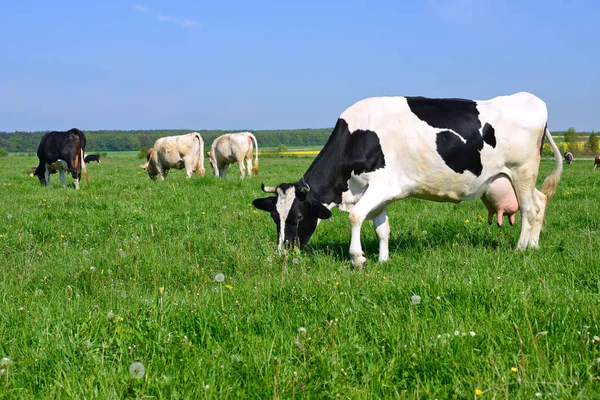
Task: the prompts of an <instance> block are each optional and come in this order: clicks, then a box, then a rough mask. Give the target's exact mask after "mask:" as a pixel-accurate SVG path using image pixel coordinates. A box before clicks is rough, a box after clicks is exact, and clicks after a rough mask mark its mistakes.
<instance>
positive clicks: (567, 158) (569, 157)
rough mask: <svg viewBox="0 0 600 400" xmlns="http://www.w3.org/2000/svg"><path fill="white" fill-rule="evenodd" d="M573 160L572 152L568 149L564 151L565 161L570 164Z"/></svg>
mask: <svg viewBox="0 0 600 400" xmlns="http://www.w3.org/2000/svg"><path fill="white" fill-rule="evenodd" d="M572 162H573V153H571V152H570V151H567V152H565V163H566V164H571V163H572Z"/></svg>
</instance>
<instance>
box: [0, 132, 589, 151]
mask: <svg viewBox="0 0 600 400" xmlns="http://www.w3.org/2000/svg"><path fill="white" fill-rule="evenodd" d="M332 130H333V128H322V129H288V130H259V131H251V132H252V133H254V135H255V136H256V138H257V140H258V145H259V148H260V147H279V148H282V147H295V146H296V147H301V146H323V145H324V144H325V143H326V142H327V139H328V138H329V135H331V132H332ZM189 132H192V130H189V129H157V130H133V131H115V130H101V131H85V135H86V138H87V146H86V153H92V152H105V151H132V150H133V151H138V150H140V149H148V148H150V147H152V145H153V144H154V142H155V141H156V139H158V138H160V137H163V136H172V135H182V134H185V133H189ZM196 132H199V133H200V134H201V135H202V138H204V142H205V146H206V147H208V146H210V145H211V143H212V141H213V140H214V139H215V138H216V137H217V136H220V135H223V134H225V133H232V132H240V131H224V130H198V131H196ZM44 133H45V132H42V131H38V132H10V133H9V132H0V155H2V154H6V153H7V151H8V152H25V153H29V154H31V155H35V154H36V151H37V147H38V144H39V143H40V139H41V138H42V136H43V135H44ZM590 135H591V136H592V137H593V139H592V138H589V139H588V137H589V136H590ZM552 136H553V137H554V138H555V140H556V142H557V144H558V145H559V148H560V149H561V150H563V151H564V150H566V149H567V148H568V149H569V150H571V151H572V152H574V153H575V154H587V153H595V152H597V151H598V139H597V134H595V133H592V132H576V131H575V130H574V129H573V128H569V130H568V131H553V132H552ZM592 140H593V141H594V142H595V144H591V147H590V144H588V143H587V142H588V141H589V142H591V141H592ZM568 142H572V144H568ZM584 142H585V143H584ZM545 147H548V149H547V152H548V153H549V154H550V155H551V150H550V148H549V146H548V144H547V143H546V145H545ZM545 150H546V149H545Z"/></svg>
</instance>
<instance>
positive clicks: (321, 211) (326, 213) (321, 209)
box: [310, 200, 331, 219]
mask: <svg viewBox="0 0 600 400" xmlns="http://www.w3.org/2000/svg"><path fill="white" fill-rule="evenodd" d="M310 205H311V208H312V212H313V214H314V215H315V216H316V217H317V218H319V219H327V218H331V210H330V209H328V208H327V207H325V206H324V205H323V204H321V203H319V202H318V201H317V200H313V201H311V203H310Z"/></svg>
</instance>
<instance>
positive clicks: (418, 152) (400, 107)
mask: <svg viewBox="0 0 600 400" xmlns="http://www.w3.org/2000/svg"><path fill="white" fill-rule="evenodd" d="M340 119H343V120H344V121H345V122H346V123H347V125H348V130H347V132H348V133H347V134H349V135H355V134H357V133H358V132H360V134H361V135H369V137H370V138H371V139H369V140H371V141H376V142H377V143H376V145H373V146H371V145H370V146H369V147H372V148H373V149H376V150H375V152H374V151H372V150H371V151H370V152H371V153H377V152H380V153H382V157H383V159H384V162H383V164H385V166H384V167H383V168H379V169H375V170H374V171H372V172H369V173H368V174H365V176H362V177H353V178H352V179H354V180H355V181H357V183H359V181H363V183H362V184H361V185H364V182H365V181H366V182H367V183H368V182H369V181H372V182H375V181H377V182H385V183H384V184H386V185H394V184H395V185H397V186H398V187H402V188H403V196H405V195H407V196H412V197H418V198H423V199H428V200H439V201H462V200H471V199H474V198H477V197H479V196H481V191H482V187H483V186H484V185H485V183H486V182H487V181H489V180H490V179H492V178H493V177H494V176H496V175H497V174H498V173H504V174H506V175H508V176H510V171H509V170H508V168H506V165H507V163H510V164H512V165H521V164H524V163H528V162H531V159H532V152H536V151H537V152H539V148H540V145H541V136H542V135H543V133H544V129H545V124H546V119H547V110H546V106H545V104H544V103H543V102H542V101H541V100H540V99H538V98H537V97H535V96H533V95H531V94H528V93H517V94H515V95H512V96H501V97H497V98H494V99H491V100H486V101H476V100H464V99H428V98H421V97H376V98H368V99H364V100H361V101H359V102H357V103H355V104H354V105H352V106H351V107H349V108H348V109H347V110H345V111H344V113H342V114H341V116H340ZM350 142H352V141H350ZM340 151H343V152H345V153H346V154H352V153H353V152H357V151H358V150H357V149H342V150H340ZM370 157H378V156H377V154H370ZM535 158H536V157H535V156H534V157H533V159H534V160H535ZM537 164H538V165H539V155H538V158H537Z"/></svg>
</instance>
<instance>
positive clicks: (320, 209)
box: [252, 182, 331, 250]
mask: <svg viewBox="0 0 600 400" xmlns="http://www.w3.org/2000/svg"><path fill="white" fill-rule="evenodd" d="M261 189H262V190H263V191H264V192H266V193H276V194H277V196H276V197H266V198H261V199H256V200H254V201H253V202H252V204H254V207H256V208H258V209H260V210H263V211H267V212H269V213H271V218H273V221H275V225H276V226H277V237H278V248H279V249H280V250H281V249H283V248H284V247H286V246H290V245H292V246H293V245H299V246H300V248H303V247H304V246H306V244H307V243H308V240H309V239H310V237H311V236H312V234H313V232H314V231H315V228H316V227H317V224H318V222H319V220H320V219H327V218H329V217H331V211H330V210H329V209H328V208H327V207H325V206H324V205H323V204H321V203H320V202H319V201H318V200H317V199H315V197H314V196H313V195H312V194H311V193H310V188H309V187H308V185H306V184H302V183H300V182H298V183H296V184H289V183H282V184H281V185H279V186H277V187H268V186H265V185H264V184H261Z"/></svg>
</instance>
